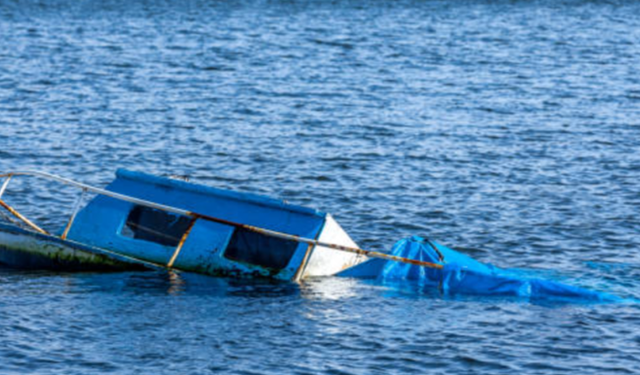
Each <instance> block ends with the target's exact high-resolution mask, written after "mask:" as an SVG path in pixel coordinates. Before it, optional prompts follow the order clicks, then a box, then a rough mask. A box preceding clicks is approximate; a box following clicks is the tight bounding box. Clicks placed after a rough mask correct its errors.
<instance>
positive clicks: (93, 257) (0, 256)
mask: <svg viewBox="0 0 640 375" xmlns="http://www.w3.org/2000/svg"><path fill="white" fill-rule="evenodd" d="M0 263H2V264H3V265H5V266H9V267H14V268H22V269H48V270H66V271H70V270H82V271H93V270H111V271H119V270H140V269H147V268H148V267H146V266H144V265H142V264H140V263H139V262H137V261H134V260H130V259H127V258H125V257H122V256H120V255H118V254H112V253H108V252H104V251H101V250H99V249H94V248H91V247H88V246H84V245H81V244H74V243H71V242H69V241H63V240H60V239H59V238H56V237H53V236H49V235H44V234H39V233H35V232H32V231H27V230H24V229H22V228H19V227H16V226H15V225H7V224H3V223H0Z"/></svg>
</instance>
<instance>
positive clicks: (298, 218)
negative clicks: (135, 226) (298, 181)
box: [68, 170, 326, 280]
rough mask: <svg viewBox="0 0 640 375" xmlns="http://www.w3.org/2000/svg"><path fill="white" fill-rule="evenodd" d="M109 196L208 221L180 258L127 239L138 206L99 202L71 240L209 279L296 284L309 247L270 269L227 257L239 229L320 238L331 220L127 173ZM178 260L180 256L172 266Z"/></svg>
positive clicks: (82, 215) (85, 212)
mask: <svg viewBox="0 0 640 375" xmlns="http://www.w3.org/2000/svg"><path fill="white" fill-rule="evenodd" d="M107 190H109V191H111V192H115V193H118V194H123V195H127V196H131V197H134V198H138V199H143V200H146V201H151V202H155V203H158V204H161V205H166V206H171V207H175V208H178V209H181V210H185V211H188V212H189V214H190V216H192V217H195V218H203V219H204V220H197V221H196V223H195V224H194V225H193V228H192V230H191V232H190V233H189V235H188V238H186V239H185V240H184V241H183V243H182V245H181V247H180V249H179V252H178V253H176V248H175V247H169V246H164V245H161V244H157V243H153V242H149V241H142V240H139V239H133V238H128V237H126V236H123V235H122V231H123V228H124V226H125V222H126V218H127V216H128V214H129V212H130V211H131V210H132V209H133V208H134V207H135V204H132V203H130V202H126V201H121V200H117V199H113V198H110V197H105V196H98V197H96V198H94V199H93V200H92V201H91V202H89V204H88V205H87V206H86V207H84V208H83V209H82V210H81V211H80V212H79V213H78V215H77V217H76V220H75V224H74V225H73V227H72V228H71V230H70V231H69V234H68V238H69V239H72V240H74V241H76V242H81V243H86V244H89V245H91V246H95V247H99V248H104V249H109V250H112V251H117V252H119V253H122V254H126V255H129V256H131V257H134V258H138V259H143V260H145V261H150V262H153V263H157V264H169V263H171V266H172V268H175V269H179V270H185V271H194V272H201V273H205V274H210V275H218V274H220V273H228V272H231V273H233V274H247V275H256V274H258V275H260V276H264V277H272V278H277V279H284V280H291V279H292V278H293V277H294V275H295V272H296V271H297V270H298V268H299V266H300V264H301V262H302V260H303V259H304V254H305V252H306V249H307V247H308V245H307V244H305V243H300V244H299V245H298V247H297V249H296V251H295V253H294V255H293V256H292V257H291V260H290V261H289V264H288V265H287V266H286V267H284V268H283V269H281V270H274V269H268V268H264V267H260V266H256V265H252V264H247V263H242V262H237V261H233V260H230V259H227V258H225V257H224V251H225V249H226V248H227V245H228V243H229V240H230V239H231V236H232V234H233V231H234V229H235V228H236V227H238V226H239V227H242V228H248V229H249V228H252V227H260V228H266V229H268V230H273V231H277V232H281V233H286V234H288V235H292V236H304V237H310V238H316V237H317V235H318V232H319V231H320V230H321V228H322V227H323V225H324V220H325V217H326V214H325V213H322V212H319V211H316V210H312V209H308V208H305V207H300V206H295V205H290V204H287V203H284V202H282V201H277V200H274V199H270V198H266V197H261V196H257V195H253V194H244V193H237V192H231V191H225V190H220V189H214V188H210V187H206V186H200V185H195V184H190V183H186V182H183V181H177V180H171V179H166V178H160V177H156V176H152V175H147V174H142V173H136V172H130V171H124V170H120V171H118V173H117V179H116V180H115V181H114V182H113V183H111V184H110V185H109V186H108V187H107ZM194 211H195V212H198V213H195V212H194ZM201 212H204V213H206V215H205V214H201ZM173 255H176V256H175V259H174V260H173V262H172V258H173Z"/></svg>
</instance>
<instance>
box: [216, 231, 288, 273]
mask: <svg viewBox="0 0 640 375" xmlns="http://www.w3.org/2000/svg"><path fill="white" fill-rule="evenodd" d="M297 247H298V243H297V242H293V241H287V240H283V239H280V238H275V237H271V236H265V235H264V234H260V233H256V232H252V231H249V230H246V229H242V228H236V229H235V230H234V231H233V235H232V236H231V240H230V241H229V246H227V249H226V250H225V253H224V256H225V258H227V259H231V260H235V261H238V262H244V263H249V264H253V265H256V266H261V267H266V268H272V269H283V268H285V267H286V266H287V264H289V261H290V260H291V257H292V256H293V254H294V253H295V251H296V248H297Z"/></svg>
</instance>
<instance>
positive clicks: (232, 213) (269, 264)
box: [0, 169, 420, 281]
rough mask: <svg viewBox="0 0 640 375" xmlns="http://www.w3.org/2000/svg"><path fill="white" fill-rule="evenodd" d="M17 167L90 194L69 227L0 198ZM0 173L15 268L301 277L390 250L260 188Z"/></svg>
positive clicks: (121, 176) (0, 259)
mask: <svg viewBox="0 0 640 375" xmlns="http://www.w3.org/2000/svg"><path fill="white" fill-rule="evenodd" d="M23 176H31V177H38V178H44V179H48V180H52V181H57V182H60V183H63V184H66V185H70V186H73V187H76V188H78V189H79V190H80V191H81V192H83V193H84V192H90V193H94V194H96V195H95V197H94V198H93V199H91V200H89V202H88V203H87V204H82V202H83V198H82V197H83V194H80V196H79V199H78V201H77V202H76V206H75V208H74V210H73V213H72V215H71V217H70V218H69V221H68V223H67V224H66V226H65V227H64V228H61V229H60V230H59V231H58V232H57V233H55V234H51V233H48V232H47V231H45V230H44V229H42V228H40V227H39V226H38V225H36V224H35V223H34V222H33V221H31V220H29V219H27V218H26V217H25V216H24V215H22V214H21V213H20V212H19V211H17V210H16V209H15V208H14V207H12V206H10V205H9V204H8V203H7V202H5V201H3V200H2V195H3V194H4V192H5V191H6V189H7V187H8V185H9V182H10V181H11V179H12V178H16V177H23ZM0 178H4V183H3V184H2V186H1V187H0V206H2V207H4V208H5V209H6V210H7V211H8V212H9V213H10V214H11V215H13V218H14V221H15V219H17V220H19V222H17V223H16V222H14V223H2V224H0V263H3V264H5V265H9V266H13V267H21V268H34V267H37V268H52V269H94V268H110V269H123V268H128V267H132V266H135V267H150V268H169V269H175V270H180V271H189V272H196V273H201V274H206V275H213V276H239V277H244V276H257V277H268V278H274V279H280V280H294V281H298V280H301V279H304V278H307V277H314V276H329V275H334V274H336V273H338V272H341V271H343V270H345V269H348V268H350V267H353V266H355V265H357V264H359V263H362V262H363V261H366V260H367V259H369V257H371V256H373V257H383V258H385V259H392V258H395V257H392V256H390V255H387V254H383V253H376V252H371V251H366V250H362V249H360V248H358V247H357V245H356V243H355V242H354V241H353V240H352V239H351V238H350V237H349V235H348V234H347V233H346V232H345V231H344V230H343V229H342V228H341V227H340V225H339V224H338V223H337V222H336V221H335V220H334V219H333V217H332V216H331V215H329V214H327V213H324V212H320V211H317V210H314V209H310V208H306V207H301V206H296V205H292V204H288V203H286V202H284V201H280V200H275V199H271V198H267V197H263V196H259V195H254V194H247V193H238V192H233V191H227V190H221V189H216V188H212V187H208V186H203V185H197V184H192V183H189V182H186V181H182V180H177V179H172V178H164V177H158V176H154V175H150V174H145V173H140V172H133V171H129V170H123V169H121V170H118V171H117V173H116V179H115V180H114V181H113V182H112V183H110V184H109V185H108V186H107V187H106V188H105V189H100V188H96V187H92V186H89V185H85V184H82V183H79V182H76V181H72V180H68V179H65V178H62V177H58V176H55V175H51V174H47V173H42V172H12V173H7V174H2V175H0ZM17 224H21V225H22V227H20V226H18V225H17ZM406 261H408V262H413V263H414V264H415V263H416V261H412V260H408V259H407V260H406ZM418 263H420V262H418Z"/></svg>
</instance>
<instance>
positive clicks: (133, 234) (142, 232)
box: [121, 206, 191, 247]
mask: <svg viewBox="0 0 640 375" xmlns="http://www.w3.org/2000/svg"><path fill="white" fill-rule="evenodd" d="M190 222H191V219H190V218H188V217H186V216H182V215H176V214H172V213H169V212H165V211H161V210H156V209H154V208H150V207H145V206H135V207H134V208H133V209H132V210H131V212H129V216H128V217H127V221H126V222H125V225H124V227H123V228H122V232H121V234H122V235H123V236H125V237H129V238H134V239H136V240H143V241H149V242H155V243H157V244H160V245H165V246H172V247H175V246H178V243H180V239H181V238H182V236H183V235H184V233H185V232H186V231H187V229H188V228H189V223H190Z"/></svg>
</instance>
